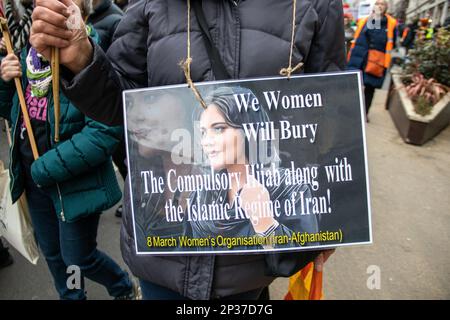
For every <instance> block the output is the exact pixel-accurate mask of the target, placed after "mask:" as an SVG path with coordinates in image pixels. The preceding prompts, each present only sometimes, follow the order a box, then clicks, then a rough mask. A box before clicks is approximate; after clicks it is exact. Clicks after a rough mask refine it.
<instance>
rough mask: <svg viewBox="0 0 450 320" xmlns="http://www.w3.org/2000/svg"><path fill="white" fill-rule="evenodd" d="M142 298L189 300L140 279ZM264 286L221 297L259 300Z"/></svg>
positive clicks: (223, 298)
mask: <svg viewBox="0 0 450 320" xmlns="http://www.w3.org/2000/svg"><path fill="white" fill-rule="evenodd" d="M139 284H140V286H141V292H142V299H143V300H189V299H188V298H186V297H185V296H182V295H181V294H179V293H178V292H175V291H172V290H170V289H167V288H164V287H162V286H159V285H157V284H154V283H152V282H148V281H145V280H142V279H140V280H139ZM262 290H263V288H260V289H256V290H251V291H247V292H243V293H239V294H235V295H232V296H228V297H221V298H220V299H221V300H257V299H258V298H259V296H260V295H261V292H262Z"/></svg>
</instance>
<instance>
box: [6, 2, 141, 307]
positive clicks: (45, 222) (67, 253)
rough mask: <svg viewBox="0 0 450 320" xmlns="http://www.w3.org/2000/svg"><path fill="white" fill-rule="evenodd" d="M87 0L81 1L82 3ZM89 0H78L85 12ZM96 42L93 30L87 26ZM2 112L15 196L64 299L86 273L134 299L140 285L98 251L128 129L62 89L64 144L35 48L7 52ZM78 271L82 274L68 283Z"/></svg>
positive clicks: (48, 78)
mask: <svg viewBox="0 0 450 320" xmlns="http://www.w3.org/2000/svg"><path fill="white" fill-rule="evenodd" d="M82 1H83V2H82ZM89 3H90V1H89V0H80V4H79V7H80V8H81V11H82V13H83V14H84V15H85V16H86V15H87V14H89V12H90V11H91V8H89ZM87 32H88V34H89V35H90V36H91V37H92V38H93V39H94V40H95V39H96V38H97V35H96V32H95V30H94V29H93V28H92V27H91V26H87ZM15 77H20V78H21V80H22V86H23V88H24V95H25V102H26V106H27V109H28V115H29V118H30V121H31V126H32V130H33V133H34V136H35V140H36V145H37V149H38V151H39V155H40V157H39V158H38V159H37V160H35V159H34V156H33V153H32V149H31V144H30V141H29V138H28V134H27V132H26V127H25V125H24V121H23V117H22V115H21V112H20V105H19V100H18V96H17V93H16V92H15V87H14V82H13V81H11V80H12V79H13V78H15ZM1 78H2V80H1V81H0V116H2V117H4V118H6V119H8V120H9V121H10V123H11V132H12V145H11V148H10V157H11V159H10V175H11V185H10V189H11V195H12V200H13V202H15V201H17V200H18V199H19V197H20V196H21V194H22V193H23V192H25V194H26V198H27V202H28V206H29V211H30V216H31V219H32V222H33V227H34V231H35V235H36V240H37V242H38V244H39V246H40V248H41V251H42V253H43V255H44V257H45V259H46V261H47V264H48V267H49V269H50V273H51V275H52V277H53V280H54V283H55V287H56V290H57V292H58V294H59V297H60V298H61V299H74V300H75V299H76V300H78V299H86V295H85V291H84V281H83V279H84V277H87V278H89V279H91V280H93V281H95V282H98V283H100V284H102V285H103V286H105V287H106V289H107V290H108V293H109V294H110V295H111V296H112V297H115V298H118V299H132V298H134V297H135V295H136V288H135V287H134V286H133V283H132V281H131V279H130V277H129V276H128V273H126V272H125V271H123V270H122V269H121V268H120V267H119V266H118V264H117V263H116V262H114V261H113V260H112V259H111V258H110V257H109V256H107V255H106V254H104V253H103V252H101V251H99V250H98V249H97V242H96V237H97V228H98V223H99V218H100V214H101V212H102V211H103V210H106V209H108V208H111V207H112V206H113V205H115V204H116V203H117V202H118V201H119V200H120V198H121V196H122V194H121V191H120V188H119V185H118V182H117V180H116V176H115V172H114V169H113V166H112V162H111V153H112V151H113V150H114V148H115V147H116V145H117V144H118V143H119V141H120V139H121V136H122V134H123V128H122V127H121V126H117V127H109V126H106V125H103V124H101V123H99V122H96V121H93V120H92V119H89V118H88V117H86V116H84V115H83V114H82V113H81V112H80V111H79V110H78V109H77V108H76V107H75V106H73V105H72V104H71V102H70V101H69V100H68V99H67V98H66V97H65V96H64V95H63V94H62V92H60V118H59V141H58V142H55V118H54V102H53V93H52V72H51V68H50V63H49V61H47V60H46V59H45V58H44V57H43V56H42V55H40V54H39V53H38V52H37V51H36V50H35V49H34V48H32V47H29V46H28V47H27V48H25V49H23V50H22V52H21V56H20V60H19V59H18V58H17V57H16V55H14V54H9V55H7V56H6V57H5V58H4V59H3V60H2V63H1ZM76 271H79V274H80V277H79V278H80V279H78V280H77V279H73V281H68V280H69V279H68V278H69V277H70V276H71V275H72V274H74V272H76Z"/></svg>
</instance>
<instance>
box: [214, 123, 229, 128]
mask: <svg viewBox="0 0 450 320" xmlns="http://www.w3.org/2000/svg"><path fill="white" fill-rule="evenodd" d="M218 124H224V125H226V126H227V125H228V123H226V122H214V123H213V124H211V127H214V126H217V125H218Z"/></svg>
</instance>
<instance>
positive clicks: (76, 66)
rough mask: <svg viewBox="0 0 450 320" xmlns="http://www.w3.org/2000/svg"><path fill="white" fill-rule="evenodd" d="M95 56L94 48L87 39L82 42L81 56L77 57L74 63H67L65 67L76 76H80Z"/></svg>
mask: <svg viewBox="0 0 450 320" xmlns="http://www.w3.org/2000/svg"><path fill="white" fill-rule="evenodd" d="M93 56H94V48H93V46H92V44H91V42H90V41H89V38H86V39H84V40H82V41H81V44H80V48H79V54H77V55H76V57H75V59H74V61H72V62H70V63H67V64H66V65H65V66H66V67H67V68H68V69H69V70H70V71H72V72H73V73H74V74H75V75H76V74H79V73H80V72H81V71H82V70H83V69H84V68H86V67H87V66H88V65H89V64H90V63H91V62H92V59H93Z"/></svg>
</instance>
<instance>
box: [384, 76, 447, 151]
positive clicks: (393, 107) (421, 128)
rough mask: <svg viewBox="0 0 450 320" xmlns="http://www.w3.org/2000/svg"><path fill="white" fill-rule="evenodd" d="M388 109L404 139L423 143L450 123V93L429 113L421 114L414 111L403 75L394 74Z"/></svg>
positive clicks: (408, 141)
mask: <svg viewBox="0 0 450 320" xmlns="http://www.w3.org/2000/svg"><path fill="white" fill-rule="evenodd" d="M387 109H388V110H389V113H390V115H391V118H392V120H393V121H394V124H395V126H396V127H397V129H398V132H399V133H400V136H401V137H402V138H403V140H405V142H407V143H411V144H416V145H422V144H424V143H425V142H427V141H428V140H430V139H432V138H433V137H435V136H436V135H437V134H438V133H439V132H440V131H442V130H443V129H444V128H445V127H446V126H447V125H448V124H449V123H450V93H447V94H446V95H445V96H444V97H443V98H442V99H441V100H439V102H438V103H437V104H436V105H434V106H433V109H432V112H431V113H430V114H429V115H427V116H421V115H419V114H417V113H416V112H415V111H414V106H413V103H412V101H411V99H409V97H408V95H407V94H406V90H405V87H404V85H403V83H402V81H401V75H400V74H392V86H391V89H390V93H389V98H388V101H387Z"/></svg>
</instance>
